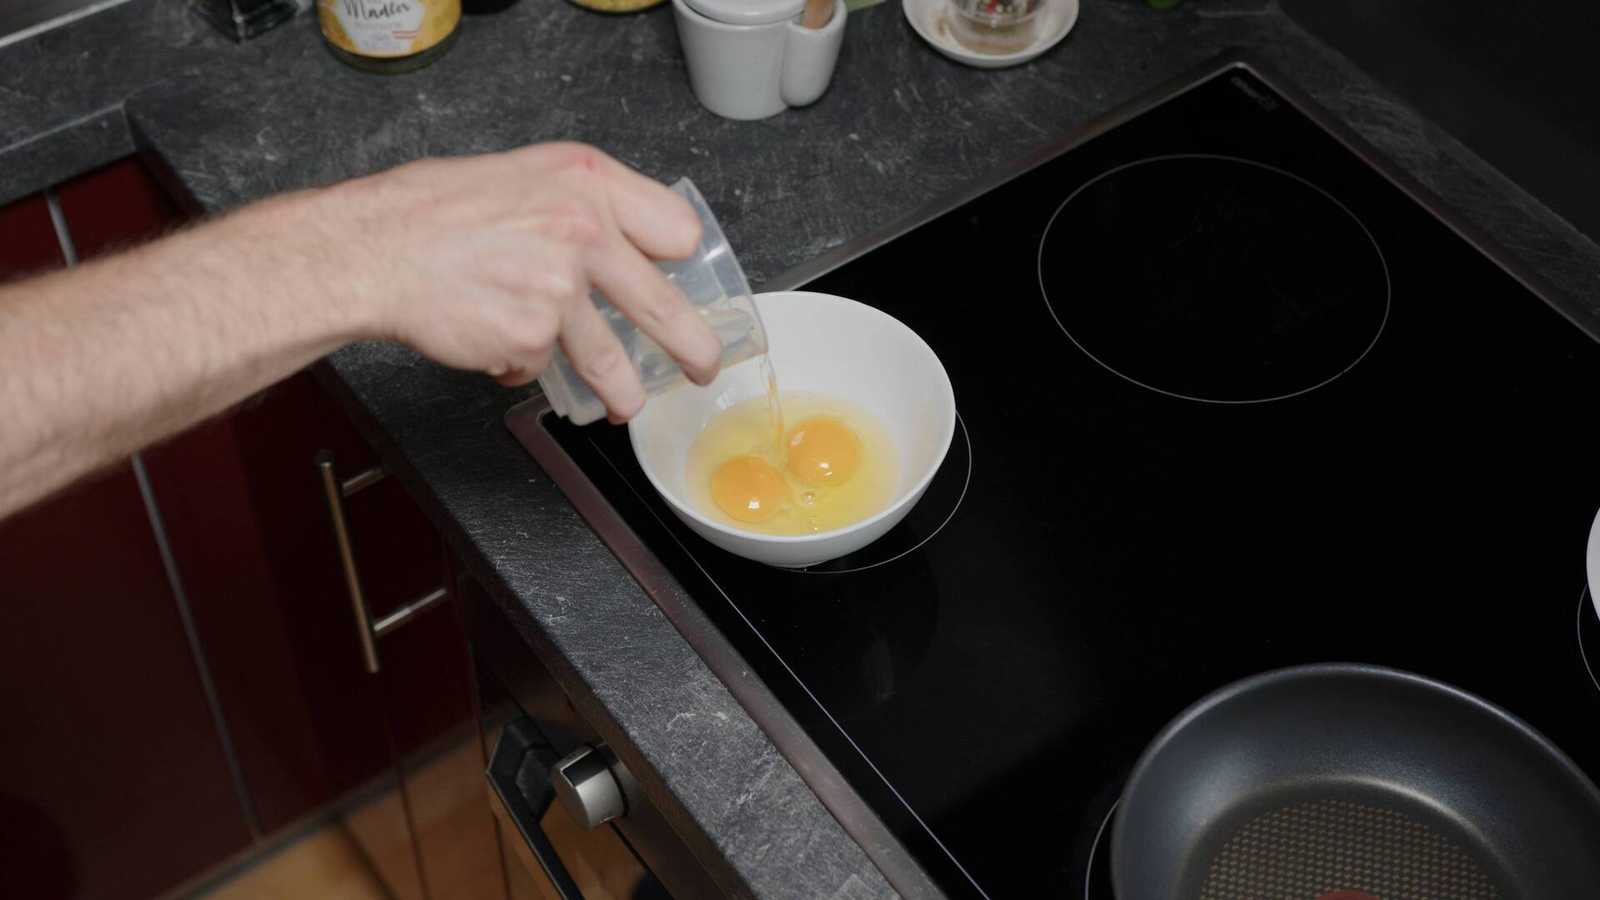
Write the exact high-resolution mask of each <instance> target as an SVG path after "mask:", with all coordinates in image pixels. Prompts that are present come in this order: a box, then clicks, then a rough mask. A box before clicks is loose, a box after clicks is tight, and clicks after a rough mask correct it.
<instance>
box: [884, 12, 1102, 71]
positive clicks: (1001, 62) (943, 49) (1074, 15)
mask: <svg viewBox="0 0 1600 900" xmlns="http://www.w3.org/2000/svg"><path fill="white" fill-rule="evenodd" d="M900 11H901V12H903V13H905V17H906V21H908V22H910V23H911V27H912V28H914V29H916V32H917V34H919V35H921V36H922V39H923V40H925V41H927V42H928V43H929V44H932V45H933V49H935V50H937V51H939V52H940V53H942V54H944V55H945V56H948V57H950V58H951V59H953V60H955V61H956V62H959V63H966V64H967V65H969V66H976V67H978V68H980V69H1003V68H1006V67H1007V66H1015V65H1020V64H1022V63H1025V62H1027V61H1028V60H1030V59H1033V58H1034V57H1036V56H1038V55H1039V54H1041V53H1043V52H1045V51H1046V50H1049V49H1050V48H1051V47H1054V46H1055V45H1056V44H1059V43H1061V39H1062V38H1064V37H1066V36H1067V32H1069V31H1071V30H1072V26H1073V25H1075V24H1077V21H1078V0H1044V5H1043V8H1041V9H1040V10H1039V17H1040V18H1039V34H1038V37H1036V38H1035V39H1034V41H1033V43H1032V44H1030V45H1028V46H1027V47H1026V48H1024V49H1022V50H1018V51H1016V52H1015V53H979V52H977V51H976V50H971V49H968V48H966V47H963V46H962V45H961V44H960V43H959V42H958V41H957V40H956V39H955V36H954V35H952V34H951V33H950V25H949V23H948V22H947V21H946V20H945V17H946V16H947V15H948V12H947V4H946V3H945V0H900Z"/></svg>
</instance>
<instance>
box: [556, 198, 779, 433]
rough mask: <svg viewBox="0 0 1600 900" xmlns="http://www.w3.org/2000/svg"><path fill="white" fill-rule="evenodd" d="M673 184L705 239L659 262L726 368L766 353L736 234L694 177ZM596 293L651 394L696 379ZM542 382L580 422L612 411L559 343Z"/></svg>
mask: <svg viewBox="0 0 1600 900" xmlns="http://www.w3.org/2000/svg"><path fill="white" fill-rule="evenodd" d="M672 191H673V193H675V194H677V195H678V196H680V197H682V198H684V199H685V200H688V201H689V205H690V206H693V207H694V211H695V214H696V215H698V216H699V217H700V246H699V247H697V248H695V252H694V254H693V255H691V256H690V257H689V258H687V259H681V260H662V261H659V262H657V263H656V265H657V266H658V267H660V269H661V271H662V273H663V274H665V275H666V276H667V280H668V281H670V282H672V283H673V284H674V285H676V286H677V288H678V290H680V291H682V292H683V295H684V297H686V298H687V299H688V301H689V303H690V305H692V306H693V307H694V308H695V309H696V311H698V312H699V313H700V317H701V318H702V319H704V320H705V323H706V324H707V325H709V326H711V330H712V331H714V332H716V335H717V339H718V340H720V341H721V342H722V366H723V368H727V367H728V366H731V365H734V364H735V363H740V362H743V361H745V360H747V359H750V358H752V357H755V356H760V355H761V354H763V353H766V352H767V332H766V329H765V328H764V327H763V326H762V324H761V316H760V314H758V313H757V312H756V307H755V302H754V301H753V300H752V299H751V297H750V282H749V281H747V280H746V279H745V277H744V269H743V268H741V267H740V266H739V260H738V258H736V257H735V256H734V255H733V248H732V247H729V246H728V239H727V237H726V236H724V235H723V233H722V227H721V226H719V225H718V224H717V219H716V217H715V216H713V215H712V214H711V208H710V207H708V206H706V201H705V198H704V197H702V196H700V191H699V190H697V189H696V188H695V186H694V183H693V182H691V181H690V180H689V179H687V178H683V179H680V180H679V181H678V182H677V183H676V184H674V185H673V186H672ZM592 296H593V299H594V304H595V306H597V307H599V309H600V313H601V315H603V316H605V319H606V322H607V323H609V324H610V325H611V330H612V331H614V332H616V335H617V338H618V339H619V340H621V341H622V349H623V350H624V351H626V352H627V354H628V359H629V360H630V361H631V362H632V363H633V368H634V371H636V372H638V373H639V381H640V383H641V384H643V385H644V390H645V394H646V395H647V396H650V397H654V396H655V395H657V394H660V393H662V392H664V391H668V390H671V389H672V388H674V387H677V386H678V385H680V384H683V383H685V382H687V381H688V377H687V376H685V375H684V374H683V371H682V370H681V369H679V368H678V362H677V360H675V359H673V358H672V356H671V355H669V354H668V353H667V351H665V350H663V349H661V345H659V344H657V343H656V342H655V341H653V340H651V339H650V336H649V335H647V334H645V333H644V332H642V331H640V330H639V328H638V326H636V325H634V324H633V322H632V320H630V319H629V318H628V317H627V316H625V315H623V314H622V312H621V311H619V310H618V309H617V308H616V307H614V306H612V305H611V301H609V300H607V299H606V297H605V295H604V294H602V293H600V292H599V291H595V292H594V294H593V295H592ZM539 386H540V387H542V388H544V393H545V396H546V397H548V398H549V400H550V407H551V409H553V410H555V412H556V414H557V415H560V416H565V417H566V418H567V419H568V420H570V421H571V422H573V423H574V424H577V425H587V424H588V423H590V422H594V421H597V420H599V419H601V418H603V417H604V416H605V414H606V407H605V404H604V403H602V402H601V401H600V398H599V397H598V396H596V395H595V393H594V389H593V388H591V387H589V383H588V382H586V381H584V380H583V377H582V376H580V375H579V374H578V372H577V370H576V369H574V368H573V365H572V361H571V360H569V359H567V355H566V353H564V352H562V350H561V349H560V348H559V347H558V348H556V352H555V355H554V356H553V357H552V359H551V361H550V366H549V367H548V368H547V369H545V371H544V374H543V375H540V376H539Z"/></svg>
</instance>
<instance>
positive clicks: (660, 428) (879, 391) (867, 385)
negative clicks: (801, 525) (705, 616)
mask: <svg viewBox="0 0 1600 900" xmlns="http://www.w3.org/2000/svg"><path fill="white" fill-rule="evenodd" d="M755 300H756V308H757V309H758V310H759V311H760V312H761V319H762V321H763V322H764V323H765V324H766V327H767V343H768V349H769V353H770V355H771V357H772V365H773V367H774V368H775V369H776V370H777V373H778V379H779V387H780V389H781V390H783V391H785V392H788V391H805V392H815V393H821V394H831V395H833V396H837V397H840V398H843V399H845V400H847V401H849V402H851V403H853V404H855V405H857V406H859V407H862V408H863V409H865V410H866V411H867V412H869V413H871V414H872V415H873V416H875V417H876V418H877V419H878V421H879V422H880V423H882V425H883V428H884V431H885V432H887V434H888V436H889V439H890V441H891V442H892V443H893V444H894V447H895V450H896V451H897V453H898V454H899V459H898V463H899V465H898V466H897V468H898V470H899V484H897V485H896V486H895V489H894V491H893V493H892V497H893V499H892V500H891V501H890V503H889V505H888V507H887V508H886V509H884V510H883V511H881V512H879V513H878V514H877V515H874V516H870V517H868V518H866V519H863V520H861V521H860V522H857V523H855V524H854V525H849V526H846V527H844V528H837V529H834V530H833V531H824V532H819V533H817V534H807V535H792V536H791V535H772V534H760V533H757V532H753V531H746V530H744V529H742V528H739V527H737V526H735V525H732V524H724V523H722V522H719V521H714V520H712V519H711V518H710V517H709V516H706V515H704V514H702V513H701V512H699V511H698V510H696V509H694V508H693V507H692V506H691V505H690V499H689V498H690V496H691V494H690V492H689V489H688V485H687V484H686V483H685V477H686V475H685V469H686V466H687V463H688V458H689V447H690V445H692V444H693V443H694V439H695V437H696V436H698V435H699V434H700V431H701V429H703V428H704V427H705V425H706V423H707V422H708V421H710V420H711V418H712V417H713V416H715V415H716V414H717V413H719V412H721V411H722V410H724V409H727V408H728V407H730V406H732V405H733V404H735V403H738V402H739V401H741V400H746V399H748V398H750V397H755V396H760V395H764V394H765V393H766V382H765V381H764V380H763V377H762V374H761V367H760V366H759V365H758V364H757V363H756V362H755V361H754V360H751V361H748V362H745V363H741V364H739V365H737V366H734V367H732V368H730V369H727V370H725V371H723V372H722V373H721V374H720V375H718V376H717V380H716V381H714V382H712V383H711V384H709V385H707V386H705V387H696V386H694V385H686V386H684V387H681V388H678V389H676V390H672V391H669V392H667V393H665V394H662V395H661V396H659V397H655V398H653V399H651V401H650V402H649V403H647V404H646V405H645V408H644V410H643V411H642V412H641V413H639V415H637V416H635V417H634V419H633V421H632V422H631V423H629V425H628V435H629V437H630V438H631V439H632V441H633V452H634V455H635V456H637V457H638V458H639V466H640V467H641V468H643V469H644V474H645V475H646V477H648V478H649V479H650V483H651V484H652V485H654V486H655V489H656V490H657V491H659V492H660V493H661V496H663V497H665V498H666V499H667V503H668V504H669V505H670V506H671V507H672V511H673V512H675V513H677V514H678V518H680V519H682V520H683V521H684V524H686V525H688V526H689V527H690V528H692V529H694V531H695V533H697V534H699V535H700V536H701V537H703V538H705V539H706V540H708V541H710V542H711V543H713V544H716V545H717V546H718V547H721V548H722V549H724V550H726V551H728V552H729V553H736V554H738V555H740V556H743V557H746V558H748V559H753V560H756V561H758V562H764V563H768V564H771V565H774V566H785V567H792V568H793V567H802V566H810V565H815V564H817V563H820V562H826V561H827V560H830V559H836V558H838V557H840V556H844V555H846V554H849V553H853V552H855V551H856V550H859V549H861V548H862V547H865V546H866V545H868V544H870V543H872V542H873V541H875V540H877V539H878V538H879V537H882V536H883V534H884V533H885V532H887V531H888V530H889V529H891V528H893V527H894V526H895V525H896V524H897V523H898V522H899V521H900V520H901V519H902V518H904V517H905V514H906V513H908V512H910V511H911V507H913V506H915V505H916V502H917V501H918V500H919V499H921V498H922V492H923V491H925V490H927V488H928V482H930V481H932V480H933V475H934V473H935V472H937V471H939V464H940V463H942V462H944V457H945V452H946V451H948V450H949V449H950V439H951V437H952V436H953V435H954V434H955V427H956V402H955V393H954V391H952V390H951V388H950V377H949V376H948V375H946V374H945V371H944V366H943V365H941V364H940V362H939V357H937V356H935V355H934V353H933V350H932V349H930V348H929V347H928V345H927V344H926V343H924V342H923V340H922V338H920V337H917V335H916V332H914V331H912V330H911V329H910V328H907V327H906V326H905V325H903V324H901V323H900V322H899V321H898V320H897V319H895V318H894V317H892V316H890V315H889V314H887V313H884V312H881V311H879V310H877V309H874V308H873V307H870V306H867V305H865V304H862V303H857V302H855V301H854V300H846V299H844V298H843V297H834V296H831V295H828V294H813V293H808V292H805V291H786V292H782V293H772V294H757V295H756V298H755Z"/></svg>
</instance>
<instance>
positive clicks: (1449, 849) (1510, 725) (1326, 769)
mask: <svg viewBox="0 0 1600 900" xmlns="http://www.w3.org/2000/svg"><path fill="white" fill-rule="evenodd" d="M1111 878H1112V885H1113V887H1114V890H1115V893H1116V896H1117V900H1177V898H1183V900H1223V898H1226V900H1239V898H1265V897H1270V898H1273V900H1278V898H1287V900H1331V898H1338V900H1370V898H1378V900H1399V898H1422V897H1430V898H1451V900H1479V898H1482V900H1489V898H1496V900H1508V898H1528V900H1564V898H1575V900H1576V898H1597V897H1600V791H1597V790H1596V788H1595V786H1594V784H1593V783H1592V782H1591V781H1589V779H1588V778H1586V777H1585V776H1584V774H1583V773H1582V772H1581V771H1580V770H1579V769H1578V768H1577V767H1576V766H1575V765H1573V763H1572V761H1571V760H1569V759H1568V758H1567V757H1566V756H1565V755H1563V754H1562V753H1561V751H1560V750H1558V749H1556V747H1555V746H1554V745H1552V744H1551V743H1550V742H1549V741H1548V740H1546V739H1545V738H1544V737H1543V736H1542V735H1540V734H1539V733H1538V732H1536V731H1534V730H1533V729H1532V728H1531V727H1529V726H1528V725H1527V724H1526V723H1524V722H1522V721H1520V720H1519V719H1517V718H1515V717H1514V716H1512V715H1510V714H1509V713H1507V712H1505V711H1503V710H1501V709H1499V708H1498V707H1495V706H1493V705H1491V704H1489V703H1488V702H1487V701H1484V700H1482V699H1479V698H1477V697H1475V696H1473V695H1471V694H1468V693H1467V692H1465V691H1462V690H1459V689H1457V688H1454V687H1451V686H1449V685H1446V684H1442V683H1440V682H1437V681H1433V680H1430V679H1427V678H1423V677H1421V676H1418V675H1411V674H1407V673H1404V672H1398V671H1395V670H1392V669H1384V668H1377V667H1373V666H1362V665H1347V664H1327V665H1316V666H1305V667H1300V668H1293V669H1284V670H1280V671H1276V672H1269V673H1266V674H1264V675H1259V676H1256V677H1253V678H1249V679H1246V680H1244V681H1241V682H1237V683H1235V684H1233V685H1230V686H1228V687H1225V688H1223V689H1221V690H1219V691H1217V692H1216V693H1213V694H1211V695H1210V696H1208V697H1206V698H1205V699H1203V700H1201V701H1200V702H1199V703H1196V704H1195V705H1194V706H1192V707H1190V708H1189V709H1188V710H1186V711H1185V712H1184V713H1182V714H1181V715H1179V716H1178V718H1176V719H1175V720H1173V722H1172V723H1171V724H1169V725H1168V726H1167V727H1166V728H1165V729H1164V730H1163V731H1162V732H1161V733H1160V734H1159V735H1158V736H1157V737H1156V739H1155V741H1154V742H1153V743H1152V744H1151V745H1150V747H1149V748H1148V749H1146V751H1145V753H1144V755H1143V756H1142V757H1141V758H1140V760H1139V762H1138V763H1137V765H1136V766H1135V767H1134V771H1133V774H1132V776H1131V777H1130V778H1129V781H1128V785H1127V787H1126V789H1125V790H1124V792H1123V796H1122V801H1121V803H1120V804H1119V807H1118V810H1117V817H1116V822H1115V824H1114V825H1113V826H1112V833H1111Z"/></svg>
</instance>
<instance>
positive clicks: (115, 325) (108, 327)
mask: <svg viewBox="0 0 1600 900" xmlns="http://www.w3.org/2000/svg"><path fill="white" fill-rule="evenodd" d="M328 202H329V199H328V197H327V196H325V195H323V194H316V193H305V194H297V195H292V196H288V197H284V198H280V199H277V200H273V201H271V202H268V203H265V204H261V205H259V206H256V207H253V208H250V209H248V210H245V211H242V212H240V213H238V214H235V215H231V216H228V217H225V218H223V219H220V220H218V221H215V222H211V223H208V224H206V225H204V226H201V227H198V228H194V229H192V230H189V231H186V232H183V233H180V234H177V235H174V236H172V237H170V238H167V239H166V240H163V241H158V242H156V243H154V244H150V245H147V246H145V247H143V248H140V249H137V250H134V251H132V252H129V253H125V254H121V255H118V256H114V257H109V258H106V259H103V260H100V261H96V262H94V263H90V264H87V265H84V266H81V267H79V268H77V269H73V270H70V271H66V272H62V273H59V274H55V275H51V276H48V277H45V278H41V279H35V280H32V281H25V282H21V283H17V284H13V285H10V286H8V287H4V288H0V416H3V420H0V516H4V515H5V514H6V513H8V512H11V511H14V510H16V509H19V508H21V507H23V506H25V505H27V504H29V503H31V502H33V501H34V500H37V499H39V498H41V497H43V496H45V495H46V494H48V493H50V492H51V491H53V490H55V489H57V488H59V487H61V486H63V485H65V484H67V483H69V482H71V481H72V480H74V479H76V478H78V477H80V476H82V475H84V474H85V473H87V472H90V471H92V470H94V469H96V468H99V467H101V466H104V465H106V464H109V463H111V462H113V461H115V460H117V459H120V458H122V457H125V456H127V455H128V454H130V453H132V452H133V451H134V450H137V449H138V448H139V447H141V446H143V445H145V444H148V443H150V442H152V441H157V440H160V439H161V438H164V437H166V436H168V435H170V434H172V433H174V432H176V431H178V430H180V429H181V428H183V427H184V426H185V425H187V424H190V423H192V422H194V421H196V420H197V419H201V418H204V417H207V416H210V415H214V414H216V413H218V412H221V411H222V410H224V409H226V408H227V407H228V406H230V405H232V404H234V403H236V402H238V401H239V400H241V399H243V398H244V397H246V396H248V395H250V394H251V393H254V392H255V391H257V390H260V389H261V388H263V387H265V386H267V385H269V384H271V383H273V382H274V381H277V380H278V379H280V378H282V377H284V376H285V375H288V374H290V373H292V372H294V371H296V370H297V369H299V368H301V367H303V366H305V365H307V364H308V363H310V362H312V361H313V360H315V359H317V358H318V357H320V356H322V355H324V354H326V353H328V352H330V351H332V350H333V349H335V348H337V347H339V346H340V345H341V344H343V343H346V342H348V341H350V340H354V339H358V338H363V337H369V336H373V334H374V331H375V329H374V325H373V323H374V322H375V317H374V316H373V315H372V314H371V307H372V305H373V304H372V300H373V298H371V297H369V296H367V294H368V293H370V292H369V291H366V290H364V286H363V285H360V284H357V283H353V282H350V283H341V281H343V280H345V279H347V278H348V276H347V275H346V272H348V271H353V270H354V267H350V266H342V265H340V259H339V258H338V256H337V253H338V252H339V248H341V247H343V246H346V245H345V244H344V242H346V241H354V242H355V243H356V244H359V237H354V238H352V236H350V235H341V234H338V233H336V232H337V228H336V226H335V225H334V224H333V223H332V222H329V221H328V220H327V216H326V215H325V213H326V212H327V210H326V209H325V208H324V207H325V206H327V204H328ZM358 252H359V251H358Z"/></svg>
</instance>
